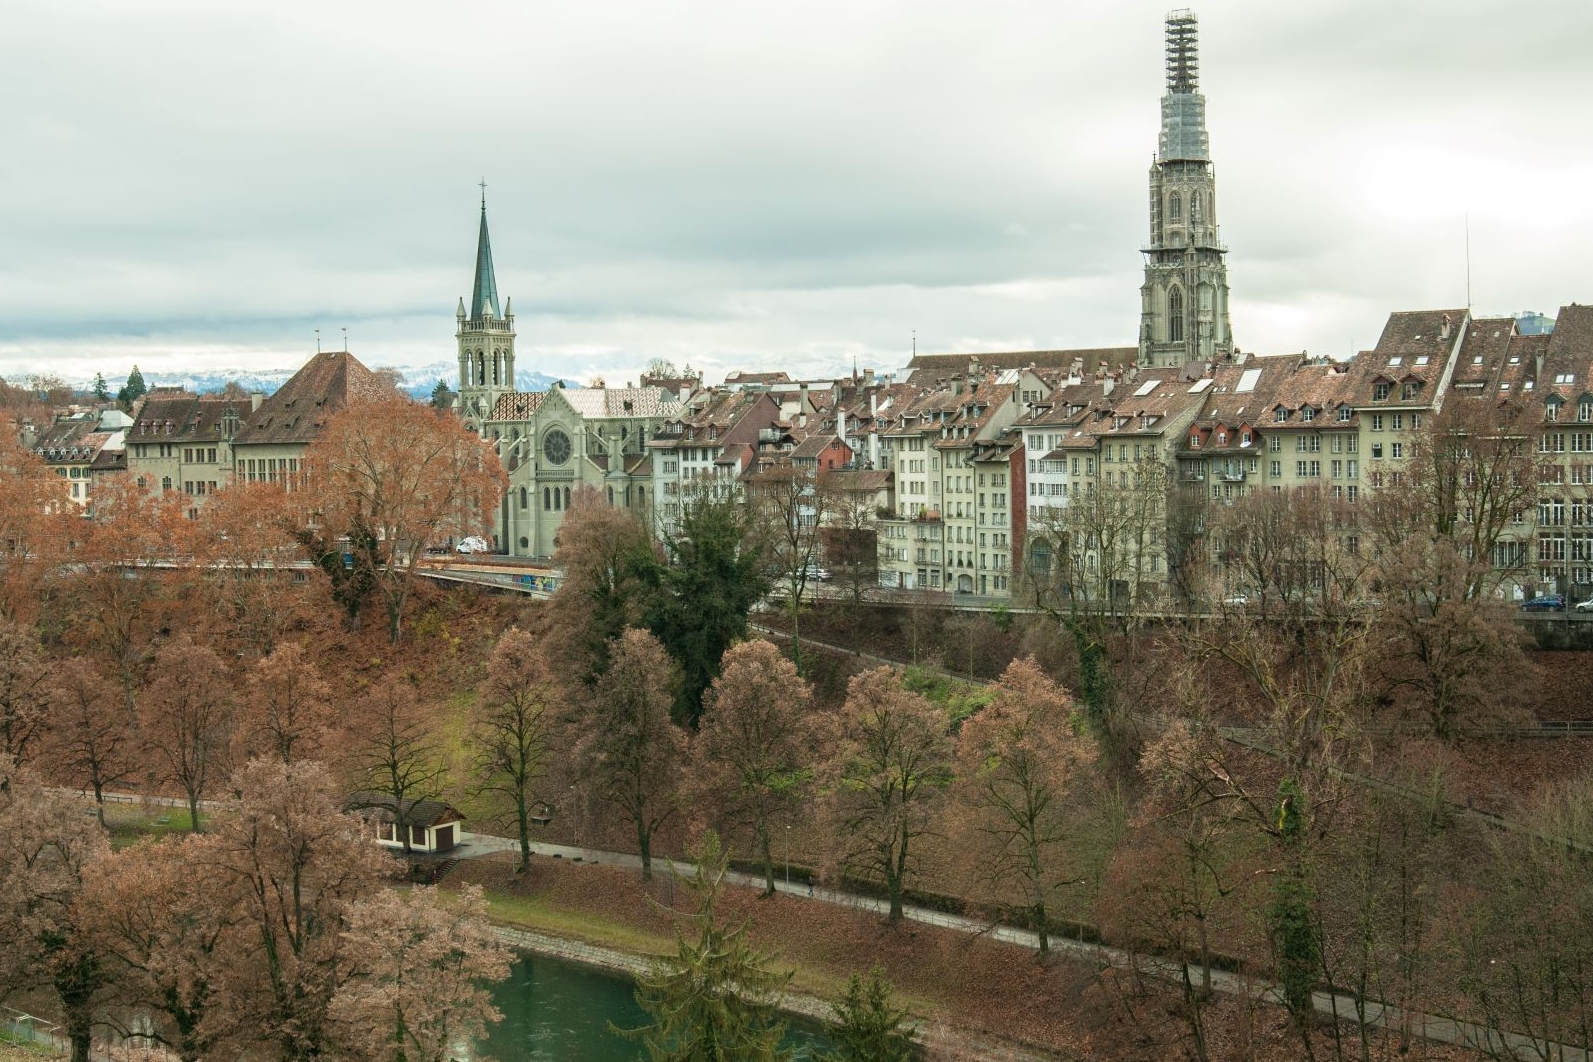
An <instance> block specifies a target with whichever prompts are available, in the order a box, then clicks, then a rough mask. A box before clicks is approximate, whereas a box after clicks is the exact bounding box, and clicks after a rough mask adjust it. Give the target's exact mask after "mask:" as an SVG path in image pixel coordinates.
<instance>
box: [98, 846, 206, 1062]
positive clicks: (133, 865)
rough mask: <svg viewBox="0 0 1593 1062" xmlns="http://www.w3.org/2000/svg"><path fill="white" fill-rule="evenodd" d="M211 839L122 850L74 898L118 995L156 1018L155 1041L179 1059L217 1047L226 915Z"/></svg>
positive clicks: (190, 1059) (188, 1060) (187, 1061)
mask: <svg viewBox="0 0 1593 1062" xmlns="http://www.w3.org/2000/svg"><path fill="white" fill-rule="evenodd" d="M216 845H217V842H216V840H215V839H214V838H213V837H210V836H200V835H196V834H189V835H186V836H183V837H168V838H166V839H164V840H162V841H160V842H158V843H154V842H150V843H145V844H140V845H135V846H134V847H132V848H125V849H123V850H122V851H120V852H117V853H115V854H113V855H111V856H110V857H109V858H107V859H103V860H100V861H99V862H97V863H95V864H94V865H93V866H92V867H91V868H90V872H89V873H88V874H87V875H86V876H85V881H84V885H83V892H82V894H81V895H80V896H79V899H78V904H79V907H80V908H81V911H82V918H83V923H84V932H85V933H86V934H87V936H88V938H89V940H91V941H92V942H93V945H94V947H95V950H96V952H97V953H98V954H99V955H100V957H101V961H103V962H104V963H106V964H107V966H108V967H109V968H110V969H111V972H112V975H113V977H114V979H115V983H116V987H117V992H116V1000H117V1002H119V1003H120V1004H122V1006H123V1007H125V1008H130V1009H132V1010H133V1011H135V1012H137V1013H142V1014H147V1015H149V1016H151V1017H153V1018H154V1019H155V1023H154V1027H153V1029H152V1030H147V1031H146V1034H148V1033H149V1032H152V1033H153V1037H154V1038H155V1039H156V1040H158V1041H159V1042H161V1043H163V1044H165V1045H167V1046H168V1047H170V1048H171V1049H172V1050H173V1051H174V1052H175V1053H176V1055H177V1057H178V1058H180V1059H181V1060H182V1062H198V1060H200V1059H202V1058H207V1057H213V1054H212V1053H213V1052H214V1051H215V1050H216V1049H217V1048H218V1047H219V1046H220V1037H219V1028H218V1022H217V1021H216V1019H215V1018H214V1017H213V1016H212V1014H211V1012H212V1009H213V1008H222V1009H224V1008H225V1007H226V1006H227V1005H228V1004H227V1000H226V999H225V997H224V996H223V995H222V994H221V992H220V985H219V984H218V977H219V966H218V964H219V962H220V960H221V952H222V946H223V943H224V942H225V941H226V940H227V934H228V933H229V932H230V931H231V930H232V929H233V928H234V927H233V922H232V919H233V911H232V908H231V907H230V905H229V904H228V902H227V899H226V897H225V896H224V894H223V891H222V886H223V885H225V884H227V882H226V881H225V880H224V879H223V878H222V877H221V876H220V875H218V873H217V872H216V869H215V867H216V863H217V862H218V860H217V858H216V856H215V855H214V849H215V847H216Z"/></svg>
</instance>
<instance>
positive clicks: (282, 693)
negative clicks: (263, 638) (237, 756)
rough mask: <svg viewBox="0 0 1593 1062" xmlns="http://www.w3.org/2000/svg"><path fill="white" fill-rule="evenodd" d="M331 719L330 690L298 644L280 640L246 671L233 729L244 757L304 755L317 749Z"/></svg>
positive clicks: (287, 759)
mask: <svg viewBox="0 0 1593 1062" xmlns="http://www.w3.org/2000/svg"><path fill="white" fill-rule="evenodd" d="M332 722H333V719H332V702H331V691H330V689H329V688H328V687H327V684H326V682H325V681H323V680H322V678H321V672H320V669H318V668H317V667H316V666H315V662H314V661H312V660H311V659H310V658H309V656H308V655H307V654H306V653H305V651H304V647H303V646H301V645H298V644H297V643H294V642H285V643H283V644H281V645H279V646H277V647H276V648H275V649H273V650H272V651H271V654H270V655H269V656H266V657H264V658H262V659H261V660H259V661H257V662H256V663H255V665H254V667H253V668H251V669H250V671H249V685H248V697H247V699H245V701H244V702H243V711H242V715H241V718H240V720H239V724H240V725H239V727H238V731H239V734H240V735H241V737H242V738H243V741H244V753H245V756H244V758H245V759H247V758H249V757H254V756H260V757H264V758H267V759H274V760H277V761H279V762H281V763H289V764H290V763H293V762H294V761H296V760H301V759H304V758H305V757H306V755H307V754H310V753H311V752H312V751H317V750H322V749H323V747H324V743H325V741H326V738H327V736H328V735H329V734H330V732H331V729H332ZM312 758H314V759H322V760H324V759H325V758H326V757H325V756H324V755H318V756H312Z"/></svg>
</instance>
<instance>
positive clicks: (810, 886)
mask: <svg viewBox="0 0 1593 1062" xmlns="http://www.w3.org/2000/svg"><path fill="white" fill-rule="evenodd" d="M808 899H810V900H811V899H813V879H812V878H809V879H808Z"/></svg>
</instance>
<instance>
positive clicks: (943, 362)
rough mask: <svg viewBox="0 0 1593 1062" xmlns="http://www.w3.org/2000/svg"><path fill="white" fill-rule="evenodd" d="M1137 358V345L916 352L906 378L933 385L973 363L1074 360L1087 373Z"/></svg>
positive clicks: (1013, 365) (1049, 364) (1056, 364)
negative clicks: (1000, 350) (1069, 348)
mask: <svg viewBox="0 0 1593 1062" xmlns="http://www.w3.org/2000/svg"><path fill="white" fill-rule="evenodd" d="M1138 359H1139V348H1138V347H1093V348H1090V349H1086V350H1011V351H1002V352H998V353H993V354H986V353H978V352H970V353H966V354H919V355H917V356H916V357H914V358H913V360H912V361H910V362H908V364H907V367H908V369H909V370H911V371H910V373H909V375H908V377H907V382H908V383H912V384H917V385H918V386H920V387H924V386H932V385H934V384H935V383H938V382H939V381H941V380H945V379H948V378H950V377H952V376H966V375H967V374H968V373H969V371H970V370H971V369H972V368H974V366H975V365H977V366H978V368H979V369H981V370H985V369H996V370H1001V369H1027V368H1030V367H1033V368H1053V369H1067V368H1069V367H1071V366H1072V365H1073V363H1074V362H1075V361H1079V362H1082V363H1083V364H1082V366H1081V368H1082V370H1083V371H1084V372H1087V373H1090V372H1095V371H1096V370H1097V369H1098V368H1100V366H1101V363H1103V362H1104V363H1106V366H1107V368H1108V369H1126V368H1128V367H1129V366H1130V365H1133V364H1135V363H1136V362H1137V361H1138Z"/></svg>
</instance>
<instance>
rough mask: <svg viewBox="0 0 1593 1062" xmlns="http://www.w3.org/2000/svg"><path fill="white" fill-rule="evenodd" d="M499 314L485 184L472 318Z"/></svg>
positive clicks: (477, 249) (471, 307) (482, 192)
mask: <svg viewBox="0 0 1593 1062" xmlns="http://www.w3.org/2000/svg"><path fill="white" fill-rule="evenodd" d="M484 184H485V182H483V185H484ZM498 316H500V314H499V313H498V278H497V277H496V276H495V275H494V274H493V272H492V241H491V240H490V239H489V238H488V237H487V191H486V188H485V186H483V188H482V190H481V234H480V235H479V236H477V237H476V286H475V288H474V289H473V290H472V291H471V293H470V319H471V320H472V321H479V320H482V319H483V318H485V317H498Z"/></svg>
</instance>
